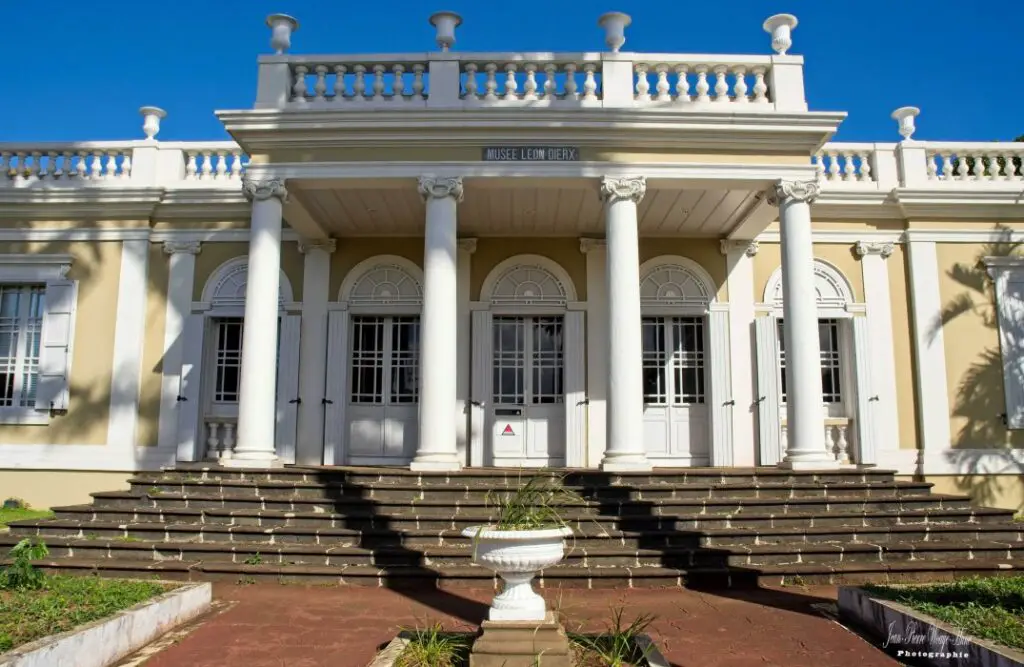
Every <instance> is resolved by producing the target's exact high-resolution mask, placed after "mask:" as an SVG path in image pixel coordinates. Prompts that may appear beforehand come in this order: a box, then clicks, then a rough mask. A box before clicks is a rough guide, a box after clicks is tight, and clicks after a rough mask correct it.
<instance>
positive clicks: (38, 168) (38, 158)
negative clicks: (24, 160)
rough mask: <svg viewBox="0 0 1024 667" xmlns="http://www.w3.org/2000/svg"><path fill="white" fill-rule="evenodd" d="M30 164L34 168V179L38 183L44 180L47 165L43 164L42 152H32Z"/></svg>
mask: <svg viewBox="0 0 1024 667" xmlns="http://www.w3.org/2000/svg"><path fill="white" fill-rule="evenodd" d="M32 162H33V167H34V168H35V172H36V178H38V179H39V180H40V181H42V180H45V179H46V168H47V165H46V164H44V163H43V153H42V151H32Z"/></svg>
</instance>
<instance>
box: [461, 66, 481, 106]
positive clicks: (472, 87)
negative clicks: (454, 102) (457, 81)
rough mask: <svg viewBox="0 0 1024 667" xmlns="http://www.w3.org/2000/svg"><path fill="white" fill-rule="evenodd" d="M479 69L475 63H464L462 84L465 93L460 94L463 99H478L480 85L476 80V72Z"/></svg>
mask: <svg viewBox="0 0 1024 667" xmlns="http://www.w3.org/2000/svg"><path fill="white" fill-rule="evenodd" d="M477 71H479V67H478V66H477V64H476V63H466V67H465V72H466V84H465V86H464V90H465V93H463V95H462V99H464V100H477V99H479V95H480V93H479V90H480V86H479V85H478V84H477V81H476V74H477Z"/></svg>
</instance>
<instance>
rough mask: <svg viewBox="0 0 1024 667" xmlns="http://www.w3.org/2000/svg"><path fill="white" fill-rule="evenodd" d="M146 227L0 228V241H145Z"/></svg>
mask: <svg viewBox="0 0 1024 667" xmlns="http://www.w3.org/2000/svg"><path fill="white" fill-rule="evenodd" d="M149 236H150V231H149V229H148V228H145V227H143V228H127V229H125V228H121V229H118V228H102V229H95V228H94V229H88V228H86V229H83V228H76V229H24V228H21V229H0V241H22V242H32V241H37V242H44V243H45V242H53V241H145V240H147V239H149Z"/></svg>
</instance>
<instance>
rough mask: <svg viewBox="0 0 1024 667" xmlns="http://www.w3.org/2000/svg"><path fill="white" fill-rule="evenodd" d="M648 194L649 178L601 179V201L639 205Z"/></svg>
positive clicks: (606, 177) (607, 177) (609, 177)
mask: <svg viewBox="0 0 1024 667" xmlns="http://www.w3.org/2000/svg"><path fill="white" fill-rule="evenodd" d="M646 193H647V177H645V176H628V177H623V178H618V177H612V176H605V177H604V178H602V179H601V199H602V200H604V201H607V202H614V201H627V200H628V201H632V202H633V203H634V204H639V203H640V200H641V199H643V198H644V195H645V194H646Z"/></svg>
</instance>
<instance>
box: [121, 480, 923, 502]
mask: <svg viewBox="0 0 1024 667" xmlns="http://www.w3.org/2000/svg"><path fill="white" fill-rule="evenodd" d="M130 484H131V489H130V492H131V493H132V494H134V495H137V496H144V495H149V496H153V497H157V496H166V495H178V494H180V495H186V496H193V495H195V496H204V497H205V496H221V497H224V498H236V497H237V498H247V497H248V498H252V497H258V498H264V499H267V500H278V499H308V500H333V501H336V502H340V501H346V500H348V499H358V500H373V501H389V500H400V501H403V502H404V501H409V500H414V501H420V500H431V501H438V502H464V501H473V502H478V503H481V504H482V503H485V502H487V501H488V499H489V498H492V496H494V495H495V494H500V493H502V492H504V491H506V490H504V489H500V488H495V487H488V486H483V485H472V484H467V483H464V482H463V483H451V484H447V485H445V486H443V487H429V486H421V485H419V484H416V483H414V482H410V483H402V484H398V483H393V484H392V483H381V482H373V483H367V484H363V485H355V484H352V483H348V482H323V481H296V482H291V481H279V480H251V479H188V478H170V479H160V478H156V479H152V478H132V479H131V480H130ZM564 488H566V489H567V490H569V491H572V492H574V493H576V494H577V495H578V496H579V498H580V501H579V502H584V501H586V502H593V503H597V504H602V505H603V504H608V503H611V504H616V503H621V502H630V501H632V502H636V503H642V502H651V503H658V502H661V501H663V500H667V499H673V500H686V499H695V500H700V499H715V498H723V499H733V498H765V499H777V498H781V499H786V498H838V497H862V498H891V497H907V496H922V495H927V494H928V493H929V492H930V491H931V488H932V485H931V484H929V483H922V482H904V481H899V482H893V481H884V482H846V483H819V482H795V483H782V482H773V481H761V480H758V481H756V482H729V483H716V482H708V481H704V482H700V483H696V482H693V483H690V482H688V483H681V484H638V485H634V486H630V487H625V486H617V487H613V486H578V485H575V486H570V485H566V486H565V487H564ZM492 504H493V503H492Z"/></svg>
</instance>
